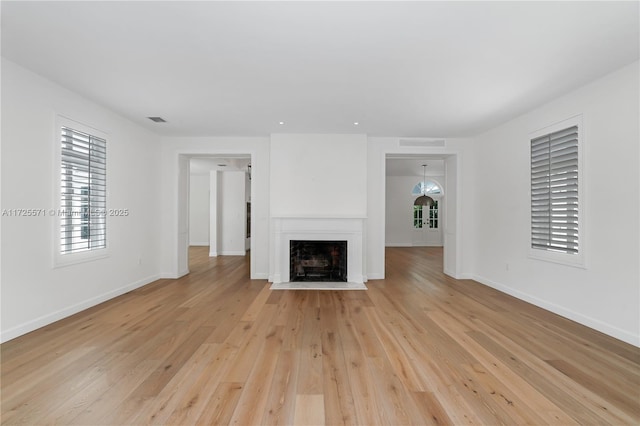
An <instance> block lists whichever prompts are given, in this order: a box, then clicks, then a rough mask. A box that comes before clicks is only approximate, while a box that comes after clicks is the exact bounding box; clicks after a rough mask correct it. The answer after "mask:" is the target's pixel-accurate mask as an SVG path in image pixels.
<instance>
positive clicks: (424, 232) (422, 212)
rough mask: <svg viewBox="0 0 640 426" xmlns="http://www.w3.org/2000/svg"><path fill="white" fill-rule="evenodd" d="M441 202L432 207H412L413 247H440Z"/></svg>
mask: <svg viewBox="0 0 640 426" xmlns="http://www.w3.org/2000/svg"><path fill="white" fill-rule="evenodd" d="M441 206H442V203H441V200H434V204H433V205H432V206H413V235H412V237H413V238H412V242H413V245H414V246H436V247H440V246H442V219H441V218H442V212H441Z"/></svg>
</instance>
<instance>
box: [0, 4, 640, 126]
mask: <svg viewBox="0 0 640 426" xmlns="http://www.w3.org/2000/svg"><path fill="white" fill-rule="evenodd" d="M638 16H639V10H638V2H637V1H632V2H255V3H254V2H207V1H198V2H182V1H175V2H171V1H168V2H156V1H141V2H114V1H108V2H92V1H77V2H55V1H47V2H28V1H3V2H2V29H1V31H2V34H1V35H2V55H3V56H4V57H6V58H8V59H9V60H11V61H14V62H16V63H18V64H20V65H22V66H24V67H26V68H29V69H31V70H33V71H35V72H36V73H38V74H41V75H43V76H45V77H47V78H49V79H51V80H53V81H55V82H58V83H60V84H61V85H63V86H66V87H68V88H71V89H72V90H74V91H76V92H79V93H81V94H83V95H84V96H86V97H88V98H90V99H92V100H94V101H96V102H98V103H100V104H103V105H105V106H107V107H108V108H110V109H112V110H114V111H116V112H118V113H120V114H121V115H123V116H125V117H128V118H129V119H131V120H132V121H134V122H137V123H139V124H141V125H143V126H145V127H147V128H149V129H152V130H153V131H155V132H157V133H159V134H164V135H185V136H187V135H193V136H204V135H244V136H252V135H268V134H270V133H288V132H302V133H325V132H326V133H366V134H368V135H371V136H400V137H423V136H427V137H455V136H469V135H475V134H478V133H479V132H482V131H484V130H487V129H489V128H491V127H493V126H496V125H498V124H501V123H503V122H505V121H507V120H509V119H511V118H513V117H515V116H517V115H519V114H521V113H523V112H525V111H527V110H529V109H531V108H533V107H536V106H538V105H540V104H542V103H544V102H546V101H548V100H551V99H553V98H554V97H557V96H559V95H561V94H563V93H565V92H568V91H570V90H572V89H574V88H576V87H578V86H580V85H582V84H585V83H587V82H589V81H591V80H593V79H595V78H597V77H599V76H602V75H604V74H606V73H608V72H611V71H613V70H615V69H618V68H620V67H622V66H624V65H626V64H629V63H631V62H634V61H636V60H637V59H638V57H639V50H640V49H639V38H640V36H639V30H638V28H639V24H638V21H639V18H638ZM148 116H161V117H163V118H165V119H166V120H167V121H168V122H167V123H164V124H154V123H152V122H150V121H149V120H147V119H146V118H145V117H148ZM280 121H284V122H285V124H284V125H280V124H279V122H280ZM354 121H357V122H359V125H358V126H355V125H354V124H353V123H354Z"/></svg>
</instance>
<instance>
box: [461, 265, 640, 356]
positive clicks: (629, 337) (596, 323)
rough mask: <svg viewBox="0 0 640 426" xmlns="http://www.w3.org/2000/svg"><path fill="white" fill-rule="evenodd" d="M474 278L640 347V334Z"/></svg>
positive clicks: (484, 279)
mask: <svg viewBox="0 0 640 426" xmlns="http://www.w3.org/2000/svg"><path fill="white" fill-rule="evenodd" d="M472 279H473V280H475V281H477V282H479V283H480V284H484V285H486V286H488V287H491V288H494V289H496V290H499V291H501V292H503V293H506V294H508V295H511V296H513V297H516V298H518V299H520V300H524V301H525V302H529V303H531V304H533V305H536V306H538V307H539V308H542V309H545V310H547V311H550V312H553V313H554V314H558V315H560V316H562V317H565V318H568V319H570V320H572V321H575V322H577V323H580V324H582V325H585V326H587V327H589V328H593V329H594V330H598V331H600V332H602V333H604V334H607V335H609V336H611V337H615V338H616V339H619V340H622V341H623V342H626V343H629V344H630V345H634V346H637V347H640V336H638V335H635V334H633V333H630V332H628V331H626V330H623V329H621V328H618V327H616V326H613V325H611V324H608V323H606V322H603V321H600V320H597V319H595V318H591V317H589V316H586V315H583V314H581V313H579V312H575V311H572V310H571V309H567V308H565V307H563V306H560V305H557V304H555V303H552V302H549V301H547V300H544V299H540V298H538V297H535V296H532V295H530V294H528V293H524V292H522V291H520V290H516V289H513V288H511V287H509V286H506V285H504V284H501V283H498V282H495V281H492V280H490V279H488V278H485V277H482V276H479V275H474V276H473V278H472Z"/></svg>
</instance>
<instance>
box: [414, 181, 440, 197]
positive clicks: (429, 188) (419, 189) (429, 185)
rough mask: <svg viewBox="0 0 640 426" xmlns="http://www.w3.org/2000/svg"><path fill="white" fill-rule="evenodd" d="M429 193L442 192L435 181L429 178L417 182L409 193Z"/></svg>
mask: <svg viewBox="0 0 640 426" xmlns="http://www.w3.org/2000/svg"><path fill="white" fill-rule="evenodd" d="M429 194H442V188H440V185H438V184H437V183H436V182H434V181H431V180H425V181H424V182H418V183H417V184H416V186H414V187H413V190H412V191H411V195H429Z"/></svg>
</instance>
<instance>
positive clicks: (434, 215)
mask: <svg viewBox="0 0 640 426" xmlns="http://www.w3.org/2000/svg"><path fill="white" fill-rule="evenodd" d="M429 229H438V200H433V204H432V205H431V206H429Z"/></svg>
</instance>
